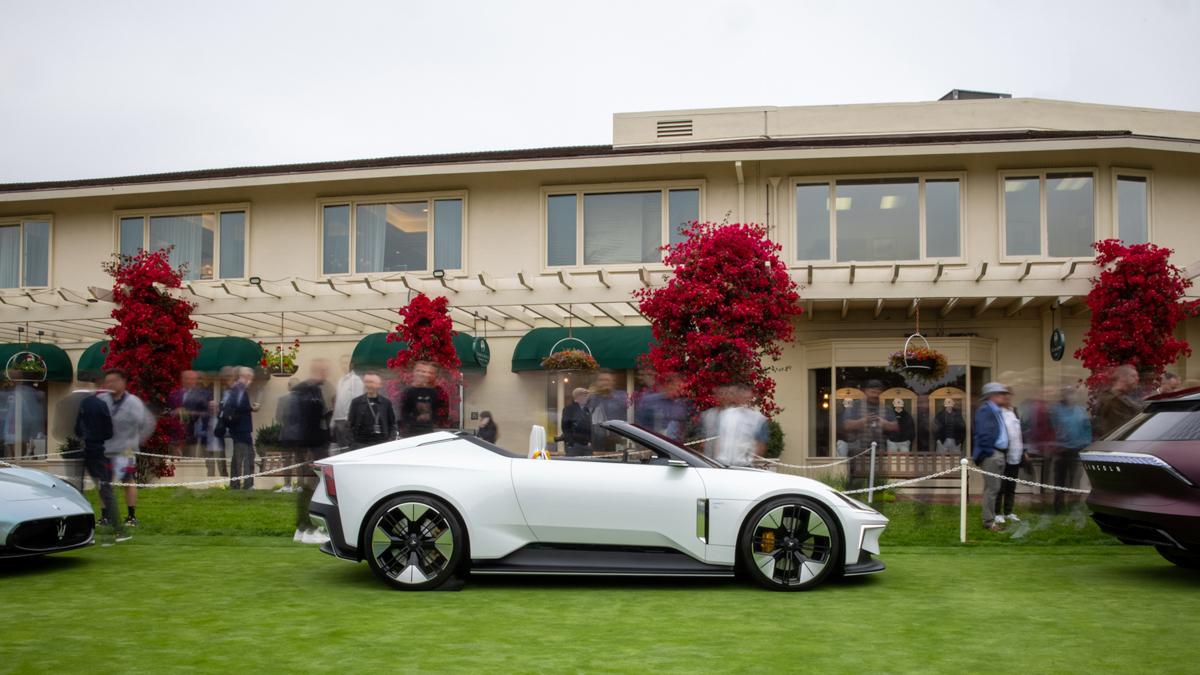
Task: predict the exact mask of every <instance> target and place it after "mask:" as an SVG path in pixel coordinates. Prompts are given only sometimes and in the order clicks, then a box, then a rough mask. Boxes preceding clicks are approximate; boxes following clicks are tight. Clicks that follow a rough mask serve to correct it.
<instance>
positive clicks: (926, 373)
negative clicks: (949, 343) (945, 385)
mask: <svg viewBox="0 0 1200 675" xmlns="http://www.w3.org/2000/svg"><path fill="white" fill-rule="evenodd" d="M915 340H920V341H921V342H922V343H924V345H923V346H921V345H914V344H913V343H914V341H915ZM888 367H890V368H891V369H892V370H894V371H896V372H898V373H901V374H903V375H904V376H905V377H910V378H915V379H918V380H922V381H925V382H936V381H938V380H940V379H942V378H943V377H945V376H946V369H947V363H946V357H945V355H944V354H942V353H941V352H939V351H937V350H936V349H933V348H932V347H930V346H929V341H928V340H926V339H925V337H924V336H923V335H921V334H920V333H913V334H912V335H910V336H909V337H908V339H907V340H905V341H904V349H903V350H901V351H898V352H895V353H893V354H892V356H891V357H890V358H889V359H888Z"/></svg>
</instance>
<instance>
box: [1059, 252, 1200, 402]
mask: <svg viewBox="0 0 1200 675" xmlns="http://www.w3.org/2000/svg"><path fill="white" fill-rule="evenodd" d="M1092 247H1093V248H1095V249H1096V266H1097V267H1099V268H1100V269H1101V272H1100V275H1099V276H1098V277H1095V278H1093V279H1092V290H1091V292H1089V293H1088V296H1087V303H1088V308H1089V309H1090V310H1091V311H1092V320H1091V325H1090V327H1089V328H1088V331H1087V333H1085V334H1084V336H1083V346H1082V347H1080V348H1079V349H1078V350H1076V351H1075V358H1077V359H1079V360H1080V361H1081V362H1082V363H1083V366H1084V367H1085V368H1087V369H1088V370H1090V371H1091V372H1092V374H1091V376H1090V377H1089V378H1088V386H1089V387H1090V388H1091V389H1092V390H1093V391H1094V390H1095V389H1097V388H1098V387H1102V386H1104V385H1106V384H1107V377H1108V372H1109V370H1110V369H1111V368H1113V367H1114V366H1118V365H1122V364H1131V365H1133V366H1135V367H1137V368H1138V369H1139V370H1147V369H1148V370H1153V371H1154V373H1155V374H1156V375H1162V373H1163V370H1164V369H1165V368H1166V366H1167V365H1169V364H1171V363H1174V362H1175V360H1176V359H1177V358H1179V357H1180V356H1181V355H1182V356H1187V355H1189V354H1191V353H1192V350H1191V347H1190V346H1189V345H1188V343H1187V342H1186V341H1184V340H1180V339H1178V338H1176V337H1175V326H1176V325H1177V324H1178V323H1179V322H1180V321H1182V320H1184V319H1186V318H1187V317H1189V316H1194V315H1195V314H1196V312H1197V309H1198V308H1200V301H1197V300H1184V299H1183V297H1184V292H1185V291H1187V289H1188V288H1189V287H1191V285H1192V282H1191V280H1189V279H1187V278H1186V277H1184V275H1183V273H1182V272H1181V271H1180V269H1179V268H1178V267H1176V266H1175V265H1172V264H1171V263H1170V258H1171V253H1172V251H1171V249H1169V248H1163V247H1160V246H1156V245H1154V244H1133V245H1126V244H1124V243H1122V242H1121V241H1120V240H1118V239H1106V240H1104V241H1098V242H1096V243H1094V244H1092Z"/></svg>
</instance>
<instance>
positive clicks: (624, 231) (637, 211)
mask: <svg viewBox="0 0 1200 675" xmlns="http://www.w3.org/2000/svg"><path fill="white" fill-rule="evenodd" d="M662 216H663V214H662V192H661V191H659V190H655V191H653V192H612V193H603V194H590V195H584V197H583V262H584V264H585V265H606V264H621V263H643V262H656V261H658V260H661V259H662V254H661V252H660V251H659V250H658V249H659V247H660V246H662V225H663V220H662Z"/></svg>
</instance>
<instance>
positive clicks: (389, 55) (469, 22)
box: [0, 0, 1200, 182]
mask: <svg viewBox="0 0 1200 675" xmlns="http://www.w3.org/2000/svg"><path fill="white" fill-rule="evenodd" d="M1198 36H1200V2H1192V1H1189V0H1159V1H1154V2H1151V1H1145V0H1143V1H1137V2H1135V1H1132V0H1130V1H1127V2H1116V1H1113V0H1106V1H1099V0H1085V1H1082V2H1079V1H1070V2H1063V1H1055V2H1032V1H1028V0H1020V1H1017V0H1004V1H997V2H984V1H983V0H978V1H967V0H954V1H944V2H932V1H913V0H910V1H908V2H894V1H886V2H885V1H879V2H848V1H844V0H839V1H838V2H833V1H832V0H825V1H823V2H809V1H807V0H806V1H803V2H801V1H797V0H777V1H775V2H761V1H759V2H706V1H701V0H682V1H671V2H666V1H663V2H657V1H655V0H639V1H635V2H625V1H624V0H602V1H593V2H572V1H570V0H557V1H551V2H496V1H490V2H466V1H462V0H460V1H458V2H440V3H435V2H402V1H400V0H394V1H390V2H382V1H381V2H351V1H348V0H340V1H336V2H334V1H330V2H321V3H317V2H311V3H310V2H297V1H295V0H287V1H278V2H266V1H262V2H259V1H256V0H236V1H233V2H228V1H225V0H205V2H195V3H190V2H189V3H184V2H162V1H147V2H122V1H120V0H113V1H105V2H95V1H94V0H89V1H87V2H57V1H50V0H47V1H45V2H35V1H34V0H26V1H24V2H18V1H16V0H0V182H19V181H35V180H58V179H67V178H80V177H95V176H116V175H125V174H134V173H147V172H157V171H171V170H182V169H199V168H214V167H226V166H242V165H252V164H274V163H281V162H301V161H313V160H331V159H356V158H365V157H381V156H388V155H405V154H420V153H431V152H448V151H458V150H485V149H506V148H527V147H539V146H550V145H582V144H593V143H608V142H610V141H611V115H612V113H613V112H619V111H621V112H623V111H638V110H661V109H672V108H694V107H719V106H748V105H809V104H831V103H868V102H886V101H920V100H930V99H936V98H938V97H939V96H941V95H942V94H943V93H945V92H946V91H948V90H950V89H952V88H955V87H958V88H966V89H983V90H988V91H1001V92H1009V93H1011V94H1013V95H1014V96H1036V97H1042V98H1055V99H1068V100H1076V101H1087V102H1095V103H1111V104H1120V105H1132V106H1147V107H1158V108H1173V109H1182V110H1194V111H1197V110H1200V84H1198V80H1197V74H1196V67H1197V65H1200V39H1198Z"/></svg>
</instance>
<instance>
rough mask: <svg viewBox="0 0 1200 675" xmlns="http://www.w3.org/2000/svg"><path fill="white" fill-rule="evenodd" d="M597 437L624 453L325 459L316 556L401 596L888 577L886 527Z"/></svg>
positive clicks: (427, 439)
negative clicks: (606, 584)
mask: <svg viewBox="0 0 1200 675" xmlns="http://www.w3.org/2000/svg"><path fill="white" fill-rule="evenodd" d="M600 426H601V427H602V428H603V429H605V430H606V431H607V433H609V434H613V435H615V438H617V439H618V441H619V442H618V444H617V451H616V452H615V453H612V456H608V457H569V458H563V457H554V458H551V459H531V458H528V457H526V456H525V455H518V454H515V453H512V452H509V451H507V450H504V449H502V448H500V447H497V446H495V445H492V444H491V443H488V442H486V441H483V440H480V439H478V438H476V437H474V436H471V435H467V434H462V433H452V432H445V431H439V432H435V433H432V434H426V435H424V436H418V437H414V438H408V439H404V440H399V441H391V442H388V443H382V444H379V445H375V446H372V447H369V448H363V449H361V450H356V451H354V452H349V453H345V454H341V455H336V456H334V457H330V458H328V459H323V460H320V461H319V462H317V464H316V470H317V472H318V475H319V476H320V484H319V485H318V487H317V490H316V493H315V495H314V496H313V499H312V504H311V506H310V507H309V509H310V513H311V515H312V516H313V518H315V519H317V520H318V522H321V523H323V524H324V525H325V527H326V529H327V531H328V532H329V537H330V540H329V542H328V543H326V544H324V545H323V546H322V547H321V549H322V550H323V551H324V552H325V553H328V554H330V555H333V556H336V557H338V558H343V559H346V560H351V561H356V562H357V561H361V560H364V559H365V560H366V561H367V563H368V564H369V565H370V567H371V570H372V571H373V572H374V573H375V574H376V575H377V576H378V577H379V578H380V579H382V580H383V581H384V582H386V583H387V584H389V585H391V586H392V587H394V588H399V589H409V590H428V589H433V588H437V587H438V586H441V585H442V584H444V583H445V582H446V581H447V580H449V579H450V578H452V577H461V575H462V574H463V573H466V572H470V573H471V574H523V573H524V574H579V575H636V576H649V575H664V576H733V575H734V574H735V572H738V571H741V572H744V573H745V574H746V575H748V576H749V577H751V578H752V579H754V580H755V581H756V582H758V583H759V584H761V585H762V586H765V587H767V588H770V589H776V590H789V591H790V590H805V589H809V588H812V587H814V586H816V585H818V584H820V583H821V582H823V581H825V580H826V579H829V578H830V577H832V576H838V575H845V576H849V575H859V574H869V573H872V572H879V571H881V570H883V568H884V565H883V563H882V562H881V561H879V560H877V559H875V558H874V557H873V556H874V555H877V554H878V553H879V535H880V534H881V533H882V532H883V528H884V527H885V526H886V525H887V522H888V521H887V518H885V517H884V516H883V515H881V514H880V513H878V512H876V511H874V510H873V509H871V508H870V507H868V506H866V505H865V504H863V503H861V502H858V501H856V500H854V499H851V498H849V497H847V496H845V495H842V494H840V493H838V492H837V491H835V490H833V489H832V488H830V487H828V486H826V485H825V484H823V483H820V482H817V481H815V480H811V479H808V478H802V477H800V476H790V475H783V474H777V473H773V472H769V471H762V470H757V469H747V468H730V467H726V466H723V465H721V464H719V463H717V462H714V461H713V460H711V459H709V458H707V457H705V456H703V455H701V454H698V453H696V452H694V451H692V450H690V449H688V448H687V447H685V446H682V445H679V444H677V443H675V442H674V441H671V440H670V439H667V438H664V437H662V436H659V435H657V434H654V433H652V432H650V431H647V430H645V429H642V428H641V427H638V426H635V425H632V424H628V423H626V422H620V421H610V422H605V423H603V424H602V425H600ZM535 450H536V449H535ZM530 454H534V451H532V450H531V453H530Z"/></svg>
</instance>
